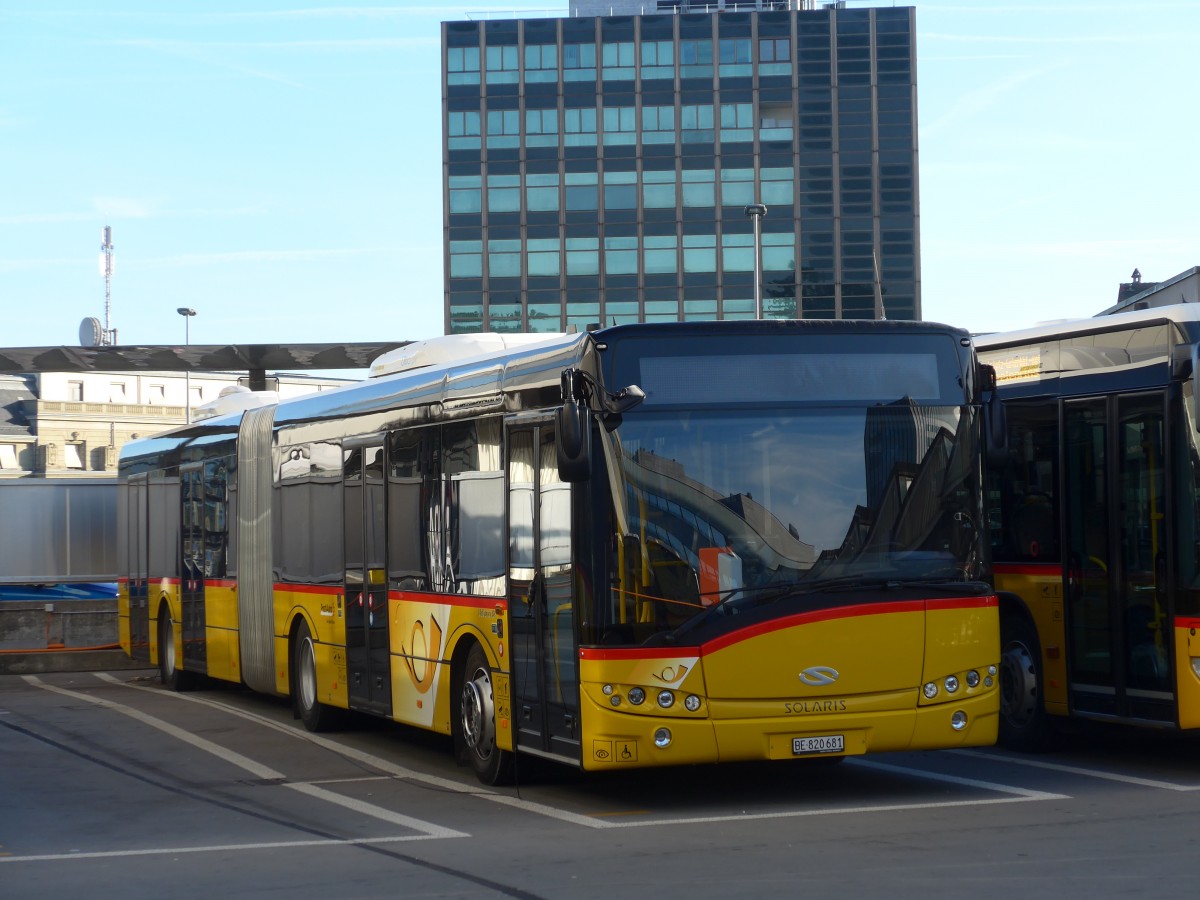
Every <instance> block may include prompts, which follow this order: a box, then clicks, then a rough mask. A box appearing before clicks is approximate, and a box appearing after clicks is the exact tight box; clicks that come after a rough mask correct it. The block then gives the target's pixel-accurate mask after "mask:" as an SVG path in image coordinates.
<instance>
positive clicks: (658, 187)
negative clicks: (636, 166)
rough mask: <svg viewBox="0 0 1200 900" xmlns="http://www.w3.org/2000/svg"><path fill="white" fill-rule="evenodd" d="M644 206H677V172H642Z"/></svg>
mask: <svg viewBox="0 0 1200 900" xmlns="http://www.w3.org/2000/svg"><path fill="white" fill-rule="evenodd" d="M642 206H643V207H644V208H646V209H674V208H675V172H674V170H671V171H667V172H652V171H648V172H643V173H642Z"/></svg>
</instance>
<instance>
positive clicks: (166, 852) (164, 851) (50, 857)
mask: <svg viewBox="0 0 1200 900" xmlns="http://www.w3.org/2000/svg"><path fill="white" fill-rule="evenodd" d="M433 837H434V835H429V834H407V835H396V836H391V837H376V838H347V839H345V840H315V841H270V842H265V843H258V844H213V845H210V846H205V847H148V848H146V849H144V850H95V851H88V852H85V853H43V854H41V855H37V856H0V863H28V862H58V861H60V860H64V859H113V858H116V857H123V856H174V855H177V854H182V853H231V852H232V853H238V852H241V851H243V850H289V849H291V848H293V847H349V846H355V845H358V844H399V843H405V842H408V841H428V840H431V839H433Z"/></svg>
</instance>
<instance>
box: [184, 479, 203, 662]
mask: <svg viewBox="0 0 1200 900" xmlns="http://www.w3.org/2000/svg"><path fill="white" fill-rule="evenodd" d="M179 496H180V503H181V508H180V512H181V514H180V517H179V537H180V561H181V563H182V565H181V566H180V567H179V624H180V629H181V631H182V632H183V666H182V668H184V669H187V670H189V671H193V672H205V671H207V653H206V644H205V633H204V628H205V615H204V578H205V566H204V550H205V539H204V538H205V535H204V513H205V495H204V471H203V469H202V468H201V466H200V465H199V464H197V465H193V466H187V467H183V468H181V469H180V470H179Z"/></svg>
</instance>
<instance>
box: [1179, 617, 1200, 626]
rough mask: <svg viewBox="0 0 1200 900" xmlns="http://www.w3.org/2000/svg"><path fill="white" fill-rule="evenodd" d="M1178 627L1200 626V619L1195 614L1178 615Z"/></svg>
mask: <svg viewBox="0 0 1200 900" xmlns="http://www.w3.org/2000/svg"><path fill="white" fill-rule="evenodd" d="M1175 627H1176V628H1200V619H1198V618H1196V617H1195V616H1176V617H1175Z"/></svg>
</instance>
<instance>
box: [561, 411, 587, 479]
mask: <svg viewBox="0 0 1200 900" xmlns="http://www.w3.org/2000/svg"><path fill="white" fill-rule="evenodd" d="M555 417H556V419H557V423H556V424H557V431H558V474H559V476H560V477H561V478H562V480H563V481H566V482H579V481H587V479H588V474H589V472H590V470H591V466H592V440H591V428H590V427H589V425H590V418H591V417H590V414H589V413H588V408H587V407H586V406H585V405H583V404H582V403H579V402H578V401H576V400H564V401H563V405H562V406H561V407H559V409H558V412H557V413H556V416H555Z"/></svg>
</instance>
